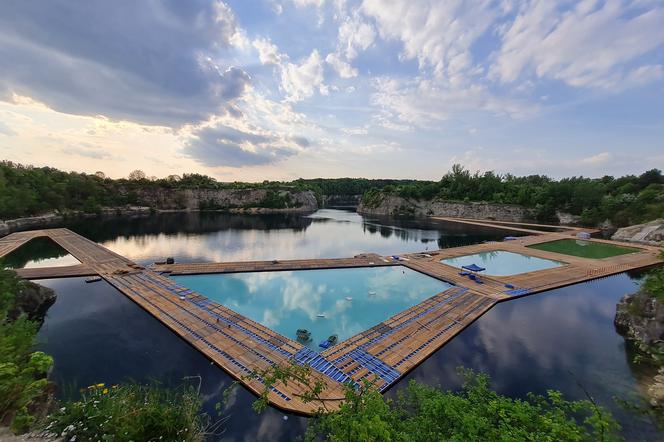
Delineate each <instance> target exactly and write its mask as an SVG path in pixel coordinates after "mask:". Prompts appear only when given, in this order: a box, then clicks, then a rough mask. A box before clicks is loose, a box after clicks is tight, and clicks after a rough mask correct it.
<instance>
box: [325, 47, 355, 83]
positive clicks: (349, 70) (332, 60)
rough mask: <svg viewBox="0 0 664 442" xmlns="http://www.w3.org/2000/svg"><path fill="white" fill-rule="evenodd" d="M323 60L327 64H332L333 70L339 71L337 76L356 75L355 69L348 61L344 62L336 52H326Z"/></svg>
mask: <svg viewBox="0 0 664 442" xmlns="http://www.w3.org/2000/svg"><path fill="white" fill-rule="evenodd" d="M325 61H326V62H327V64H329V65H330V66H332V67H333V68H334V70H335V71H337V72H338V73H339V76H340V77H341V78H353V77H357V73H358V72H357V69H355V68H354V67H352V66H351V65H350V63H346V62H345V61H343V60H342V59H341V58H340V57H339V55H338V54H336V53H329V54H327V57H325Z"/></svg>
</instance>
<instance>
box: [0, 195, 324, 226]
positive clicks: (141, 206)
mask: <svg viewBox="0 0 664 442" xmlns="http://www.w3.org/2000/svg"><path fill="white" fill-rule="evenodd" d="M134 193H135V197H136V202H137V205H136V206H127V207H105V208H102V209H101V210H100V213H92V214H90V213H83V212H79V211H68V212H64V213H47V214H43V215H40V216H33V217H26V218H17V219H10V220H4V221H3V220H0V236H2V235H7V234H9V233H11V232H16V231H19V230H29V229H40V228H44V227H50V226H55V225H58V224H61V223H62V222H63V221H64V220H65V219H66V218H67V217H80V216H83V217H88V216H90V217H94V216H97V215H111V216H118V215H119V216H124V215H127V216H129V215H137V214H139V215H140V214H148V213H150V212H152V211H157V212H159V211H197V210H223V211H229V212H237V213H299V212H304V213H306V212H313V211H315V210H317V209H318V202H317V201H316V196H315V195H314V193H313V192H311V191H294V190H287V189H286V190H268V189H219V190H209V189H182V190H179V189H175V190H171V189H141V190H139V191H138V192H134Z"/></svg>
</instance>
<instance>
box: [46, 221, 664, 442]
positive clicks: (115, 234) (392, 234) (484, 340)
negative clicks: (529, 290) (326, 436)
mask: <svg viewBox="0 0 664 442" xmlns="http://www.w3.org/2000/svg"><path fill="white" fill-rule="evenodd" d="M318 216H322V217H323V219H322V220H317V219H316V217H318ZM330 218H332V219H330ZM71 227H72V228H73V229H74V230H76V231H78V232H79V233H82V234H85V235H86V236H89V237H91V238H92V239H95V240H97V241H100V242H101V243H103V244H104V245H106V246H108V247H110V248H111V249H113V250H114V251H117V252H119V253H123V254H125V255H126V256H127V257H129V258H132V259H135V260H138V261H141V262H143V263H146V262H151V261H152V260H154V259H162V258H163V257H164V256H175V257H176V259H179V260H183V261H184V260H190V261H205V260H210V259H225V260H229V259H260V258H263V259H271V258H273V257H275V256H277V257H280V258H285V257H305V256H349V255H352V254H354V253H356V252H357V253H359V252H362V251H374V252H378V253H389V254H392V253H402V252H407V251H420V250H423V249H424V248H426V247H427V246H428V247H429V248H435V247H439V246H441V245H442V246H444V245H446V244H453V245H461V244H464V243H465V244H467V243H472V242H478V241H483V240H491V239H499V238H502V236H504V235H506V234H507V233H505V232H500V231H499V232H490V231H489V232H487V231H486V230H482V231H476V230H472V228H470V227H469V226H462V227H460V228H458V227H459V226H456V227H455V229H448V228H447V226H441V225H437V224H435V223H432V222H430V221H423V222H420V221H417V220H389V219H385V220H368V219H363V218H361V217H359V216H358V215H355V214H352V213H349V212H333V211H321V212H319V213H318V214H316V215H315V217H307V218H302V217H298V216H281V217H266V216H256V217H244V216H240V217H234V216H231V215H218V216H215V215H205V216H201V217H198V216H197V215H194V214H189V215H187V216H167V217H163V216H156V217H151V218H148V219H144V220H131V221H123V222H118V223H117V230H115V231H114V230H113V224H112V223H111V221H108V222H104V223H87V224H86V225H85V226H81V225H79V226H76V225H73V226H71ZM95 228H98V230H95ZM457 228H458V229H457ZM637 276H638V275H636V274H633V275H632V276H630V275H628V274H622V275H618V276H614V277H610V278H605V279H602V280H599V281H595V282H589V283H584V284H578V285H574V286H570V287H566V288H562V289H558V290H553V291H550V292H547V293H544V294H539V295H534V296H530V297H527V298H522V299H517V300H511V301H508V302H504V303H501V304H499V305H498V306H496V307H494V308H493V309H492V310H491V311H489V312H488V313H487V314H486V315H484V316H483V317H482V318H480V319H479V320H478V321H476V322H475V323H473V324H472V325H471V326H469V327H468V328H467V329H466V330H464V331H463V332H461V333H460V334H459V335H458V336H457V337H456V338H455V339H454V340H452V341H451V342H450V343H449V344H448V345H446V346H445V347H443V348H442V349H441V350H439V351H438V352H437V353H436V354H434V355H433V356H432V357H431V358H429V359H428V360H427V361H425V362H424V363H423V364H422V365H420V366H419V367H417V368H416V369H415V370H413V371H412V372H411V373H410V374H409V375H408V376H407V377H408V378H414V379H418V380H421V381H422V382H425V383H428V384H432V385H433V384H440V385H442V386H444V387H446V388H457V387H458V386H459V379H458V378H457V377H456V375H455V373H454V370H455V368H456V367H458V366H460V365H464V366H466V367H470V368H474V369H477V370H483V371H486V372H488V373H489V374H490V375H491V376H492V377H493V380H494V386H495V387H496V389H497V390H498V391H499V392H500V393H504V394H508V395H512V396H518V397H522V396H525V394H526V393H527V392H528V391H535V392H537V393H544V392H545V390H546V389H547V388H556V389H560V390H562V391H563V392H564V393H565V394H566V395H567V396H568V397H569V398H573V399H583V398H585V396H584V393H583V391H582V390H581V388H580V387H579V386H578V384H577V382H578V383H580V384H582V385H583V386H584V387H585V388H586V389H587V390H588V391H590V393H591V394H593V396H595V397H596V399H597V400H598V401H599V402H600V403H601V404H602V405H604V406H606V407H608V408H610V409H611V410H612V411H613V412H614V413H615V415H616V416H617V417H618V418H619V420H620V422H621V424H622V425H623V428H624V434H625V436H626V437H627V438H628V439H629V440H661V439H663V438H664V433H661V432H658V430H657V429H656V428H655V426H654V423H653V421H652V420H651V419H650V418H647V417H639V416H635V415H632V414H629V413H627V412H625V411H623V410H622V409H621V408H620V407H618V406H617V405H616V403H615V402H614V401H613V399H612V398H613V396H619V397H621V398H633V396H634V395H635V387H636V383H637V377H638V376H639V375H640V372H639V370H640V369H639V367H637V366H634V365H632V364H630V362H629V356H628V352H627V351H626V349H625V344H624V341H623V338H622V337H621V336H619V335H618V334H617V333H616V332H615V331H614V328H613V315H614V313H615V305H616V303H617V301H618V300H619V299H620V297H621V296H623V295H624V294H626V293H629V292H632V291H634V290H635V288H636V284H637V279H636V277H637ZM42 283H43V284H44V285H47V286H49V287H51V288H53V289H55V290H56V292H57V294H58V300H57V302H56V303H55V304H54V305H53V307H51V309H50V310H49V312H48V315H47V318H46V321H45V323H44V326H43V328H42V330H41V331H40V335H39V337H40V340H41V344H40V348H42V349H43V350H45V351H47V352H49V353H51V354H52V355H53V356H54V357H55V361H56V362H55V368H54V371H53V377H54V380H55V381H56V382H58V383H59V384H60V385H64V386H65V388H64V389H63V391H62V394H66V393H67V391H69V392H75V391H77V388H78V387H81V386H86V385H89V384H91V383H94V382H106V383H115V382H119V381H122V380H124V379H134V380H137V381H146V380H150V379H158V380H159V381H161V382H164V383H166V384H172V385H177V384H178V383H180V380H181V379H182V378H183V377H184V376H196V375H200V376H201V377H202V392H203V395H204V398H205V401H206V402H205V407H206V409H207V410H208V411H209V412H211V413H214V404H215V403H216V402H218V401H220V400H221V398H222V391H223V390H224V388H225V387H227V386H228V385H230V383H231V378H230V377H229V376H228V375H227V374H225V373H224V372H223V371H222V370H220V369H218V368H216V367H215V366H213V365H211V364H210V362H209V361H208V360H207V359H206V358H205V357H203V356H202V355H201V354H200V353H198V352H197V351H196V350H194V349H193V348H191V347H190V346H189V345H188V344H186V343H185V342H184V341H183V340H181V339H180V338H178V337H177V336H176V335H174V334H173V333H172V332H170V331H169V330H168V329H166V328H165V327H164V326H162V325H161V324H160V323H159V322H158V321H157V320H156V319H154V318H152V317H151V316H150V315H148V314H147V313H145V312H144V311H143V310H142V309H140V308H139V307H138V306H136V305H135V304H134V303H133V302H131V301H130V300H129V299H128V298H126V297H124V296H123V295H121V294H119V293H118V292H117V291H115V289H113V288H112V287H110V286H109V285H107V284H106V283H105V282H100V283H95V284H85V283H84V281H83V278H71V279H60V280H48V281H42ZM403 386H405V382H401V383H399V384H398V385H397V386H396V387H395V388H393V389H392V390H390V392H389V394H394V393H395V392H396V391H397V390H398V389H400V388H403ZM252 401H253V396H252V395H251V394H250V393H248V392H247V391H246V390H244V389H242V388H240V389H237V390H235V393H234V394H233V395H232V398H231V403H230V406H229V408H228V409H227V410H226V411H225V414H226V415H227V416H229V419H228V421H227V424H226V428H227V429H226V433H225V434H224V435H223V437H222V439H224V440H229V441H230V440H233V441H244V440H284V441H288V440H292V439H293V438H294V437H295V436H297V435H298V434H301V432H302V431H303V429H304V427H305V425H306V420H305V419H303V418H299V417H294V416H290V417H289V418H288V419H287V420H284V419H283V417H284V415H283V413H281V412H279V411H277V410H273V409H270V410H268V411H266V412H265V413H263V414H261V415H256V414H255V413H254V412H253V411H252V410H251V402H252Z"/></svg>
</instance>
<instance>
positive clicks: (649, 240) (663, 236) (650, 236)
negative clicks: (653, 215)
mask: <svg viewBox="0 0 664 442" xmlns="http://www.w3.org/2000/svg"><path fill="white" fill-rule="evenodd" d="M611 239H613V240H616V241H629V242H636V243H642V244H650V245H654V246H658V245H664V218H658V219H656V220H654V221H650V222H649V223H645V224H636V225H634V226H629V227H623V228H621V229H618V230H617V231H616V233H614V234H613V236H612V237H611Z"/></svg>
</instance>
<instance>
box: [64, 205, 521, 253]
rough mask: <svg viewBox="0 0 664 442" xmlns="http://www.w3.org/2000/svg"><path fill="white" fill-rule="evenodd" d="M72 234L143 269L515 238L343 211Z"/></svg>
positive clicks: (93, 227)
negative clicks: (169, 261) (168, 262)
mask: <svg viewBox="0 0 664 442" xmlns="http://www.w3.org/2000/svg"><path fill="white" fill-rule="evenodd" d="M68 227H70V228H71V229H72V230H74V231H75V232H77V233H80V234H82V235H84V236H86V237H88V238H90V239H92V240H94V241H97V242H100V243H101V244H103V245H104V246H106V247H108V248H110V249H111V250H113V251H114V252H117V253H120V254H121V255H124V256H127V257H128V258H131V259H133V260H136V261H139V262H141V263H143V264H145V263H150V262H154V261H158V260H163V259H164V258H165V257H167V256H173V257H175V258H176V260H178V261H183V262H201V261H244V260H252V259H261V260H269V259H274V258H278V259H296V258H317V257H325V258H338V257H347V256H353V255H355V254H358V253H363V252H375V253H380V254H385V255H388V254H389V255H391V254H394V253H406V252H419V251H423V250H427V249H435V248H439V247H449V246H457V245H466V244H475V243H478V242H482V241H489V240H498V239H501V238H503V236H505V235H507V234H508V233H509V232H507V233H506V232H505V231H499V230H494V229H488V228H483V227H479V226H477V227H476V226H467V225H463V224H458V223H443V222H438V221H432V220H427V219H423V220H413V219H405V218H377V217H363V216H361V215H358V214H357V213H355V212H353V211H348V210H337V209H322V210H319V211H317V212H315V213H313V214H311V215H293V214H279V215H231V214H224V213H171V214H159V215H154V216H148V217H143V218H134V219H128V220H127V219H124V220H113V219H105V220H104V219H101V220H98V221H97V222H84V223H73V224H70V225H69V226H68Z"/></svg>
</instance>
